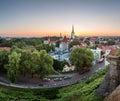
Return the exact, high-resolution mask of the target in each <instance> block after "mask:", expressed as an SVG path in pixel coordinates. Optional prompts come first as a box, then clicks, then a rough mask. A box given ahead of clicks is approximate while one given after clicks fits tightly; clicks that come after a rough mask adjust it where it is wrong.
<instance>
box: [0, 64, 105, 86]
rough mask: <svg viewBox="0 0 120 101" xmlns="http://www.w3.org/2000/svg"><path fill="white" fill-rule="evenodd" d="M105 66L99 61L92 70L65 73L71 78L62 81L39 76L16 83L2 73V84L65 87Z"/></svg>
mask: <svg viewBox="0 0 120 101" xmlns="http://www.w3.org/2000/svg"><path fill="white" fill-rule="evenodd" d="M104 66H105V63H104V62H102V63H99V64H96V65H94V66H93V67H92V68H91V70H90V71H89V72H87V73H84V74H81V75H80V74H78V73H72V74H63V75H64V76H71V77H72V78H71V79H66V80H64V79H63V80H61V81H54V80H50V81H49V82H45V81H40V79H38V78H34V79H33V78H29V79H28V78H27V79H25V78H20V79H19V80H18V82H16V83H15V84H13V83H10V81H9V80H8V78H7V77H6V75H4V74H0V84H1V85H4V86H10V87H18V88H52V87H63V86H68V85H72V84H75V83H78V82H81V81H82V80H83V79H85V78H88V77H89V76H91V75H92V74H93V73H95V72H96V71H98V70H99V69H101V68H102V67H104Z"/></svg>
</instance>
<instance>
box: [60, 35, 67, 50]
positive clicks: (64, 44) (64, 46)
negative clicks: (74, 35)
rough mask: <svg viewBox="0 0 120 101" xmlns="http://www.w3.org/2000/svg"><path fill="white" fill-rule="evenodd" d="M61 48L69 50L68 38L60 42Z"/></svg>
mask: <svg viewBox="0 0 120 101" xmlns="http://www.w3.org/2000/svg"><path fill="white" fill-rule="evenodd" d="M59 48H60V49H61V50H67V49H68V39H67V37H66V36H64V37H63V39H62V40H61V42H60V45H59Z"/></svg>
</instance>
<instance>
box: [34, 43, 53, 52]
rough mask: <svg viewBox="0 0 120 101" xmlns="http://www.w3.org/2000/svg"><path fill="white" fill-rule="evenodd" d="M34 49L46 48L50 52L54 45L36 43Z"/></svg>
mask: <svg viewBox="0 0 120 101" xmlns="http://www.w3.org/2000/svg"><path fill="white" fill-rule="evenodd" d="M36 49H37V50H38V51H40V50H46V51H47V52H50V51H51V50H52V51H54V50H55V49H54V46H53V45H51V46H50V45H49V44H40V45H37V46H36Z"/></svg>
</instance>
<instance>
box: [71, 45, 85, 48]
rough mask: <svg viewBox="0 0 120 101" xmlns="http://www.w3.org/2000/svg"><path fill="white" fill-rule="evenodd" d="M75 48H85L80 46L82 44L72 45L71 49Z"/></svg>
mask: <svg viewBox="0 0 120 101" xmlns="http://www.w3.org/2000/svg"><path fill="white" fill-rule="evenodd" d="M75 48H86V47H85V46H82V45H75V46H73V47H72V48H71V49H75Z"/></svg>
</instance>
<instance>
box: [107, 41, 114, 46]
mask: <svg viewBox="0 0 120 101" xmlns="http://www.w3.org/2000/svg"><path fill="white" fill-rule="evenodd" d="M114 44H115V41H113V40H108V41H107V45H114Z"/></svg>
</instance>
